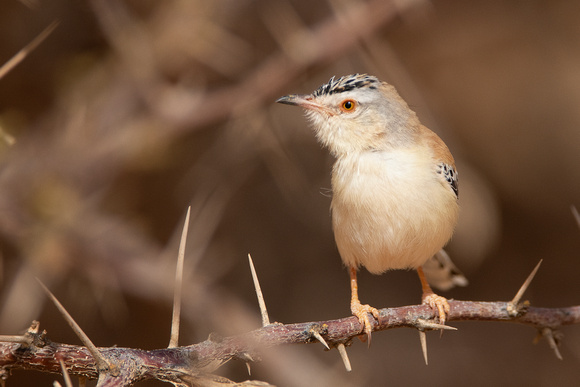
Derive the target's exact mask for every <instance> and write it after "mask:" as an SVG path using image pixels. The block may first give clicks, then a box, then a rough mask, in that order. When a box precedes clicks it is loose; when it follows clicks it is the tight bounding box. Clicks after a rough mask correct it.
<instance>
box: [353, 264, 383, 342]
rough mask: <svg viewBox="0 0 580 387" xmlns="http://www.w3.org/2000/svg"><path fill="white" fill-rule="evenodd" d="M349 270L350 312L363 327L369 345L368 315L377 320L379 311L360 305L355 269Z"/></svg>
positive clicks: (369, 326) (370, 325)
mask: <svg viewBox="0 0 580 387" xmlns="http://www.w3.org/2000/svg"><path fill="white" fill-rule="evenodd" d="M349 270H350V292H351V297H350V310H351V312H352V314H353V315H355V316H356V317H358V320H359V321H360V323H361V325H362V326H363V327H364V332H365V333H366V335H367V338H368V343H369V345H371V332H372V330H373V326H372V324H371V320H370V316H369V314H371V315H373V316H374V317H375V318H377V319H378V318H379V311H378V310H377V309H376V308H373V307H372V306H370V305H362V304H361V303H360V300H359V299H358V283H357V280H356V269H355V268H354V267H351V268H349Z"/></svg>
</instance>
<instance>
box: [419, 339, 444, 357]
mask: <svg viewBox="0 0 580 387" xmlns="http://www.w3.org/2000/svg"><path fill="white" fill-rule="evenodd" d="M442 332H443V331H442ZM419 340H421V350H422V351H423V359H425V365H429V359H428V358H427V335H426V334H425V331H419Z"/></svg>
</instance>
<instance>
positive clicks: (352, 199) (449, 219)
mask: <svg viewBox="0 0 580 387" xmlns="http://www.w3.org/2000/svg"><path fill="white" fill-rule="evenodd" d="M423 159H424V160H423ZM423 163H425V165H424V164H423ZM428 165H432V162H431V160H429V159H428V157H427V156H426V157H423V158H421V157H419V158H418V157H416V155H413V154H412V153H411V152H406V151H398V152H389V153H383V154H381V153H378V154H376V153H370V154H368V155H362V156H361V155H358V157H352V158H349V157H343V158H341V159H339V160H337V162H336V164H335V166H334V173H333V180H332V184H333V199H332V221H333V229H334V235H335V240H336V244H337V246H338V250H339V252H340V255H341V258H342V260H343V262H344V263H345V264H346V265H347V266H349V267H359V266H364V267H366V268H367V270H368V271H370V272H371V273H375V274H379V273H383V272H385V271H387V270H391V269H414V268H417V267H419V266H421V265H423V264H424V263H425V262H426V261H427V260H428V259H429V258H430V257H431V256H433V255H434V254H435V253H436V252H437V251H439V250H440V249H441V248H442V247H443V246H444V245H445V244H446V243H447V242H448V241H449V239H450V238H451V236H452V234H453V229H454V227H455V224H456V222H457V216H458V205H457V199H456V197H455V194H454V193H453V192H452V191H451V190H450V188H449V187H448V186H446V185H445V182H443V181H442V180H441V179H440V176H439V175H437V173H436V172H435V170H434V169H433V168H430V167H429V166H428ZM339 171H340V173H338V172H339ZM337 176H341V178H340V179H339V178H337Z"/></svg>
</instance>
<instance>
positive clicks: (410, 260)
mask: <svg viewBox="0 0 580 387" xmlns="http://www.w3.org/2000/svg"><path fill="white" fill-rule="evenodd" d="M276 102H279V103H283V104H288V105H297V106H301V107H302V108H304V109H305V110H306V113H307V117H308V118H309V120H310V121H311V123H312V126H313V127H314V131H315V133H316V137H317V138H318V140H319V141H320V142H321V143H322V144H323V145H324V146H326V147H327V148H328V149H329V150H330V153H331V154H332V155H333V156H334V157H335V158H336V162H335V163H334V167H333V170H332V204H331V210H332V224H333V229H334V237H335V240H336V244H337V246H338V250H339V253H340V256H341V257H342V261H343V262H344V263H345V264H346V266H347V267H348V268H349V271H350V285H351V294H352V297H351V303H350V308H351V311H352V313H353V314H354V315H355V316H357V317H358V319H359V321H360V322H361V324H362V325H363V326H364V331H365V333H366V334H367V336H368V338H369V339H370V334H371V331H372V325H371V317H370V316H371V315H372V316H374V317H375V318H378V317H379V312H378V310H377V309H376V308H373V307H371V306H369V305H363V304H361V302H360V300H359V297H358V284H357V270H358V268H359V267H360V266H364V267H366V268H367V270H368V271H370V272H371V273H373V274H381V273H384V272H385V271H387V270H391V269H416V270H417V272H418V274H419V279H420V280H421V285H422V288H423V296H422V301H423V303H424V304H428V305H430V306H431V307H432V308H433V309H434V310H435V311H436V312H437V313H438V316H439V321H440V323H441V324H444V323H445V319H446V315H447V313H448V312H449V304H448V302H447V300H446V299H445V298H444V297H441V296H438V295H436V294H435V293H434V292H433V291H432V290H431V288H430V286H429V284H428V283H427V280H426V278H425V274H424V272H423V269H422V266H423V265H424V264H425V263H426V262H427V261H428V260H429V259H430V258H431V257H433V256H434V255H435V254H436V253H438V252H439V250H441V249H442V247H443V246H444V245H445V244H446V243H447V242H448V241H449V239H450V238H451V236H452V234H453V229H454V228H455V225H456V223H457V217H458V212H459V206H458V204H457V194H458V191H457V172H456V170H455V162H454V160H453V156H452V155H451V153H450V152H449V149H448V148H447V146H446V145H445V143H444V142H443V141H442V140H441V139H440V138H439V137H438V136H437V135H436V134H435V133H433V132H432V131H430V130H429V129H427V128H426V127H425V126H423V125H422V124H421V123H420V122H419V119H418V118H417V115H416V114H415V112H413V111H412V110H411V109H410V108H409V106H408V105H407V104H406V103H405V101H404V100H403V99H402V98H401V97H400V96H399V94H398V93H397V91H396V90H395V88H394V87H393V86H391V85H389V84H388V83H386V82H382V81H380V80H379V79H377V78H376V77H374V76H371V75H366V74H355V75H348V76H344V77H341V78H339V79H334V77H333V78H331V79H330V81H329V82H328V83H327V84H324V85H322V86H320V88H318V89H317V90H316V91H314V92H313V93H312V94H309V95H295V94H292V95H287V96H285V97H282V98H280V99H278V100H277V101H276Z"/></svg>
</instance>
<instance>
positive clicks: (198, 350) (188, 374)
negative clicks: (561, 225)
mask: <svg viewBox="0 0 580 387" xmlns="http://www.w3.org/2000/svg"><path fill="white" fill-rule="evenodd" d="M449 304H450V306H451V311H450V312H449V319H448V320H449V321H450V322H451V321H455V322H457V321H504V322H512V323H518V324H523V325H528V326H532V327H534V328H536V329H538V331H539V332H540V333H542V334H544V335H545V333H544V332H543V331H545V330H546V329H547V330H549V331H550V332H553V331H554V330H556V329H558V328H559V327H561V326H564V325H571V324H579V323H580V306H573V307H567V308H538V307H531V306H529V307H528V306H526V305H522V308H521V312H520V313H519V315H517V316H515V317H511V316H510V313H509V312H508V304H509V303H508V302H473V301H450V302H449ZM433 317H435V316H434V313H433V311H432V310H431V309H430V308H429V307H428V306H426V305H415V306H404V307H398V308H386V309H381V310H380V317H379V319H378V321H377V323H376V324H375V325H374V327H373V331H383V330H387V329H393V328H402V327H411V328H413V327H417V326H418V320H421V319H431V318H433ZM313 330H315V331H317V332H318V333H320V334H321V335H322V336H323V337H324V339H325V341H326V342H327V343H328V344H329V346H330V347H336V346H337V345H339V344H341V343H342V344H346V345H349V344H350V343H351V341H352V340H353V338H355V337H356V336H359V335H360V334H361V330H362V326H361V325H360V323H359V321H358V319H357V318H356V317H346V318H341V319H337V320H329V321H317V322H306V323H296V324H278V323H277V324H272V325H268V326H266V327H262V328H260V329H256V330H254V331H251V332H248V333H245V334H242V335H237V336H231V337H225V338H217V337H216V336H215V335H210V338H209V339H208V340H206V341H204V342H201V343H198V344H194V345H189V346H182V347H177V348H166V349H158V350H151V351H145V350H140V349H132V348H118V347H112V348H99V351H100V352H101V353H102V354H103V355H104V356H105V357H107V358H108V359H110V361H112V362H118V364H120V363H122V364H123V373H128V372H129V373H130V375H128V377H126V379H125V380H126V383H127V384H122V385H130V383H134V382H136V381H139V380H144V379H158V380H162V381H168V382H183V381H184V380H192V379H191V378H204V377H209V373H210V372H213V371H214V370H215V369H216V368H218V367H219V366H220V365H222V364H223V363H225V362H227V361H229V360H231V359H241V360H244V361H248V359H259V351H260V349H264V348H268V347H274V346H280V345H287V344H307V343H314V342H316V341H317V340H316V338H315V337H314V335H313V334H312V331H313ZM25 336H28V337H31V340H29V341H30V342H31V344H30V345H29V344H22V343H15V342H3V343H0V367H2V369H3V370H11V369H27V370H37V371H42V372H52V373H60V372H61V368H60V363H59V361H61V360H62V361H63V362H64V364H65V367H66V369H67V370H68V371H69V373H70V374H72V375H77V376H84V377H88V378H91V379H95V378H96V377H97V375H98V372H97V366H96V363H95V361H94V360H93V358H92V356H91V354H90V352H89V350H88V349H87V348H85V347H82V346H75V345H68V344H59V343H53V342H51V341H50V340H48V339H47V338H46V337H45V336H46V333H45V332H43V333H40V334H39V333H38V331H37V328H36V329H34V326H33V327H31V329H30V330H29V331H28V332H27V333H26V335H25ZM125 376H127V375H125ZM193 385H196V384H193Z"/></svg>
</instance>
